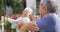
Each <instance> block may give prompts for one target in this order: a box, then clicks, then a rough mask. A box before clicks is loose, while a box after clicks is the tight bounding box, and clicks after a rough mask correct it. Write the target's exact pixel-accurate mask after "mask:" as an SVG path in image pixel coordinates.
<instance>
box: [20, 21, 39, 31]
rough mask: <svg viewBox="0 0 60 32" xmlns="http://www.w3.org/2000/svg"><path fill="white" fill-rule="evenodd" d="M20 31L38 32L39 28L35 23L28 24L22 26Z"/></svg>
mask: <svg viewBox="0 0 60 32" xmlns="http://www.w3.org/2000/svg"><path fill="white" fill-rule="evenodd" d="M21 29H26V30H31V31H39V27H38V26H37V24H36V22H29V23H26V24H24V25H23V26H22V27H21Z"/></svg>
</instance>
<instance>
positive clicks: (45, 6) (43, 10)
mask: <svg viewBox="0 0 60 32" xmlns="http://www.w3.org/2000/svg"><path fill="white" fill-rule="evenodd" d="M39 9H40V10H39V11H40V15H41V18H40V19H37V20H36V21H35V22H30V23H26V24H25V25H24V26H23V27H21V28H22V29H26V30H32V31H39V32H56V21H57V20H58V16H57V15H56V11H57V5H56V2H55V0H41V2H40V6H39Z"/></svg>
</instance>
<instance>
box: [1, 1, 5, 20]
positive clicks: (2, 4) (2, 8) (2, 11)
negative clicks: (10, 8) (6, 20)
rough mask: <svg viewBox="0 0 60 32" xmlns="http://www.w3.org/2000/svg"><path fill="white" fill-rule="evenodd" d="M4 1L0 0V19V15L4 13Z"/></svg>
mask: <svg viewBox="0 0 60 32" xmlns="http://www.w3.org/2000/svg"><path fill="white" fill-rule="evenodd" d="M5 3H6V1H5V0H3V1H2V0H0V19H1V16H2V15H4V14H5Z"/></svg>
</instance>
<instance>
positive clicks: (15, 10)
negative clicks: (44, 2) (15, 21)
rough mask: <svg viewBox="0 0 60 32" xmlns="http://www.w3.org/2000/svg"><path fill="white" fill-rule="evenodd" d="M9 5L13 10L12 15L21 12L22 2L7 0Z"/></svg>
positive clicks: (20, 0)
mask: <svg viewBox="0 0 60 32" xmlns="http://www.w3.org/2000/svg"><path fill="white" fill-rule="evenodd" d="M9 4H10V5H11V6H12V8H13V13H14V14H15V13H18V14H19V13H22V10H23V2H22V0H9Z"/></svg>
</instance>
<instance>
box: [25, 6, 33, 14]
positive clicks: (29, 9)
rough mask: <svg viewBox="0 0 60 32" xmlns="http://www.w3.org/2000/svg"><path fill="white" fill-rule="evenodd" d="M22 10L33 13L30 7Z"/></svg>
mask: <svg viewBox="0 0 60 32" xmlns="http://www.w3.org/2000/svg"><path fill="white" fill-rule="evenodd" d="M24 10H28V11H29V12H30V14H32V13H33V10H32V8H29V7H26V8H25V9H24Z"/></svg>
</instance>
